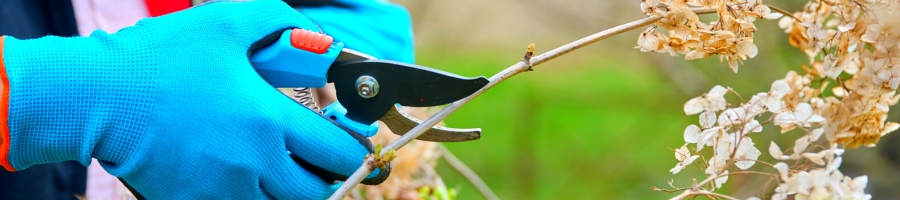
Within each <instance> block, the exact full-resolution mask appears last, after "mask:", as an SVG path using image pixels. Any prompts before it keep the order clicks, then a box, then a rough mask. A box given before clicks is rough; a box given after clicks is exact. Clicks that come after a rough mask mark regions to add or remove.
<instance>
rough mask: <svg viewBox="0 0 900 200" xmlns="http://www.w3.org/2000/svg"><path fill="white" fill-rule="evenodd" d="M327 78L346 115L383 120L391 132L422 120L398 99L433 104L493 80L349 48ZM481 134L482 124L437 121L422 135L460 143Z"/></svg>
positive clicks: (358, 119) (359, 119) (416, 104)
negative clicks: (454, 126)
mask: <svg viewBox="0 0 900 200" xmlns="http://www.w3.org/2000/svg"><path fill="white" fill-rule="evenodd" d="M328 82H333V83H334V86H335V90H336V94H337V98H338V101H340V102H341V104H343V106H344V107H345V108H346V109H347V113H346V117H347V118H349V119H351V120H353V121H356V122H359V123H362V124H368V123H372V122H375V121H376V120H381V121H382V122H384V123H385V124H386V125H387V126H388V128H390V129H391V131H392V132H394V133H397V134H403V133H405V132H407V131H409V130H410V129H412V128H413V127H415V126H416V125H418V124H419V123H420V121H418V120H416V119H415V118H412V117H410V116H409V115H407V114H405V113H403V112H402V110H401V109H399V107H398V106H397V104H399V105H402V106H411V107H429V106H439V105H443V104H448V103H452V102H454V101H457V100H460V99H462V98H465V97H468V96H469V95H471V94H473V93H475V92H476V91H478V90H479V89H481V88H482V87H484V86H485V85H487V83H488V80H487V79H486V78H484V77H483V76H479V77H475V78H468V77H463V76H459V75H456V74H453V73H449V72H444V71H441V70H437V69H432V68H428V67H423V66H418V65H413V64H406V63H400V62H393V61H387V60H376V59H372V57H371V56H367V55H365V54H362V53H359V52H357V51H353V50H350V49H346V48H345V49H344V50H343V51H341V53H340V54H339V55H338V58H337V59H336V61H335V62H334V65H332V66H331V69H329V70H328ZM363 87H368V88H363ZM480 136H481V130H480V129H452V128H446V127H439V126H435V127H432V128H431V129H430V130H428V131H427V132H426V133H423V135H422V136H420V137H419V138H417V139H419V140H426V141H435V142H459V141H469V140H475V139H478V138H480Z"/></svg>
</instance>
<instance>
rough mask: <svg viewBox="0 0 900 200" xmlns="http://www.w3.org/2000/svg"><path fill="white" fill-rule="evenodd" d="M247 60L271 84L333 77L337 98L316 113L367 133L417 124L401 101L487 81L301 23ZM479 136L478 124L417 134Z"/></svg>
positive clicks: (417, 101) (413, 102)
mask: <svg viewBox="0 0 900 200" xmlns="http://www.w3.org/2000/svg"><path fill="white" fill-rule="evenodd" d="M250 62H251V64H252V65H253V67H254V68H255V69H256V71H257V72H258V73H259V74H260V76H262V78H263V79H265V80H266V81H267V82H268V83H269V84H270V85H272V86H273V87H275V88H296V87H310V88H321V87H324V86H325V85H326V83H334V87H335V90H336V94H337V101H336V102H334V103H332V104H331V105H328V106H326V107H325V108H323V109H322V111H321V112H320V114H321V115H322V116H323V117H325V118H327V119H329V120H331V121H332V122H334V123H335V124H336V125H337V126H340V127H342V128H344V130H348V132H349V131H353V132H355V133H358V134H360V135H363V136H366V137H369V136H373V135H374V134H375V133H377V132H378V123H377V121H378V120H381V121H382V122H384V123H385V125H387V127H388V128H390V129H391V131H392V132H394V133H396V134H403V133H405V132H407V131H409V130H410V129H412V128H413V127H415V126H416V125H418V124H419V123H420V121H418V120H416V119H414V118H412V117H410V116H409V115H407V114H405V113H403V112H402V110H401V109H400V108H399V106H401V105H402V106H412V107H428V106H438V105H443V104H448V103H452V102H454V101H457V100H459V99H462V98H465V97H467V96H469V95H471V94H473V93H474V92H476V91H478V90H479V89H481V88H482V87H484V86H485V85H487V83H488V80H487V79H486V78H484V77H483V76H481V77H475V78H467V77H463V76H459V75H456V74H452V73H449V72H444V71H441V70H437V69H432V68H428V67H423V66H418V65H414V64H407V63H400V62H394V61H388V60H378V59H375V58H373V57H372V56H369V55H366V54H364V53H360V52H358V51H355V50H352V49H348V48H344V44H343V43H341V42H337V41H334V39H333V38H332V37H331V36H328V35H326V34H324V33H319V32H314V31H310V30H307V29H300V28H296V29H290V30H286V31H284V32H281V33H280V35H279V36H278V39H277V40H276V41H275V42H274V43H272V44H271V45H269V46H267V47H264V48H262V49H260V50H259V51H257V52H256V53H255V54H253V55H251V56H250ZM480 137H481V129H453V128H446V127H437V126H435V127H432V128H431V129H430V130H428V131H427V132H425V133H424V134H423V135H421V136H419V137H418V138H417V139H418V140H425V141H434V142H461V141H470V140H476V139H479V138H480ZM295 160H296V159H295ZM298 163H300V164H301V165H304V166H305V167H312V168H314V169H310V170H311V171H313V173H317V174H318V175H319V176H320V177H321V178H323V179H325V180H329V179H330V180H345V179H346V178H347V177H346V176H340V175H337V174H336V173H330V172H328V171H327V170H325V169H316V168H317V167H315V166H310V165H306V164H304V163H303V161H302V160H298ZM387 169H388V170H389V167H387ZM323 170H324V171H323ZM316 171H320V172H316ZM383 172H386V171H383ZM382 174H385V175H384V176H385V177H383V178H378V177H376V178H370V179H366V180H363V184H379V183H381V182H382V181H384V179H385V178H387V177H386V176H387V175H386V174H387V173H382Z"/></svg>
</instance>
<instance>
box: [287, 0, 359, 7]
mask: <svg viewBox="0 0 900 200" xmlns="http://www.w3.org/2000/svg"><path fill="white" fill-rule="evenodd" d="M283 1H284V2H285V3H287V4H288V5H289V6H291V7H295V8H296V7H315V6H336V7H350V6H349V5H347V4H344V3H341V2H340V1H335V0H283Z"/></svg>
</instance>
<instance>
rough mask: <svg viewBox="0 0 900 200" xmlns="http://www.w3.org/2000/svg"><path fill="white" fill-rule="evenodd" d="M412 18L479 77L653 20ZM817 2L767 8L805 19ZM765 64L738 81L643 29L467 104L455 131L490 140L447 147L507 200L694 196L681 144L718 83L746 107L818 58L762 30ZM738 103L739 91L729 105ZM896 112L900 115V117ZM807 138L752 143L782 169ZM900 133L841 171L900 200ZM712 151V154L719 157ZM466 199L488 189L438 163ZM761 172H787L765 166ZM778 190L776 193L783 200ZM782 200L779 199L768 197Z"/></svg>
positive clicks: (491, 8)
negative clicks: (651, 47) (470, 130)
mask: <svg viewBox="0 0 900 200" xmlns="http://www.w3.org/2000/svg"><path fill="white" fill-rule="evenodd" d="M395 2H398V3H400V4H403V5H405V6H407V8H408V9H409V10H410V12H411V13H412V17H413V21H414V29H415V37H416V43H417V62H418V64H421V65H424V66H429V67H434V68H439V69H443V70H447V71H450V72H454V73H458V74H462V75H466V76H478V75H484V76H491V75H493V74H494V73H496V72H499V71H500V70H502V69H504V68H506V67H508V66H510V65H512V64H514V63H516V62H517V61H518V60H519V59H521V58H522V55H523V54H524V51H525V48H526V47H527V46H528V44H530V43H535V44H536V46H537V51H536V54H535V55H537V54H540V53H544V52H546V51H548V50H550V49H552V48H555V47H558V46H561V45H563V44H565V43H568V42H571V41H574V40H576V39H578V38H581V37H584V36H587V35H590V34H593V33H596V32H599V31H601V30H603V29H606V28H610V27H613V26H615V25H618V24H622V23H626V22H629V21H632V20H636V19H639V18H642V17H643V15H642V14H641V11H640V9H639V7H638V4H639V3H640V1H639V0H629V1H590V0H567V1H539V0H495V1H478V0H457V1H421V0H419V1H416V0H398V1H395ZM805 2H806V1H801V0H791V1H767V2H766V3H769V4H771V5H775V6H778V7H781V8H784V9H786V10H788V11H796V10H798V9H800V7H801V6H802V5H803V4H804V3H805ZM702 18H703V19H704V21H711V20H714V19H715V16H703V17H702ZM756 25H757V27H758V28H759V30H758V32H757V36H756V38H755V41H756V42H755V43H756V44H757V46H758V47H759V55H758V56H757V57H756V58H754V59H750V60H748V61H745V62H744V64H743V65H742V66H741V68H740V71H739V73H737V74H735V73H733V72H732V71H731V69H729V68H728V65H727V63H720V62H719V61H718V58H717V57H713V58H710V59H707V60H699V61H684V60H683V57H672V56H669V55H668V54H660V53H641V52H640V51H638V50H636V49H634V48H633V47H634V46H636V41H637V37H638V34H639V33H640V31H642V30H643V29H639V30H636V31H631V32H627V33H624V34H620V35H617V36H614V37H611V38H608V39H606V40H603V41H600V42H597V43H594V44H592V45H591V46H588V47H586V48H583V49H580V50H577V51H575V52H572V53H569V54H567V55H565V56H562V57H559V58H557V59H555V60H552V61H549V62H547V63H544V64H542V65H540V66H537V67H536V68H535V71H533V72H528V73H523V74H519V75H517V76H516V77H514V78H512V79H510V80H507V81H506V82H504V83H502V84H499V85H498V86H496V87H495V88H493V89H491V90H489V91H488V92H486V93H484V94H483V95H481V96H479V97H478V98H475V99H474V100H472V101H471V102H470V103H469V104H467V105H465V106H463V107H462V108H461V109H459V110H458V111H457V112H456V113H454V114H453V115H451V116H450V117H449V118H448V119H447V120H446V121H447V124H448V125H450V126H452V127H481V128H482V129H483V131H484V134H483V136H482V138H481V139H480V140H477V141H473V142H466V143H448V144H446V145H447V147H448V148H450V149H451V150H452V151H453V152H454V153H455V154H456V155H457V156H458V157H459V158H460V159H461V160H462V161H463V162H465V163H466V164H468V165H469V166H470V167H471V168H472V169H473V170H474V171H475V172H477V173H478V174H479V175H480V176H481V177H482V178H483V179H484V180H485V181H486V182H487V184H488V185H489V186H490V187H491V188H492V189H493V190H494V191H495V192H496V193H497V195H499V196H500V197H501V198H504V199H662V198H668V197H672V196H674V195H668V194H666V193H663V192H656V191H652V190H651V189H650V188H651V187H653V186H658V187H663V188H665V187H667V186H668V184H667V183H666V182H667V181H668V180H671V179H674V180H675V184H676V186H689V185H690V181H691V178H697V179H700V180H702V179H704V178H705V176H704V175H703V173H702V171H701V170H699V169H697V168H687V169H685V170H683V171H682V172H681V173H679V174H677V175H673V174H671V173H669V172H668V170H669V169H670V168H672V167H673V166H674V165H675V164H676V162H677V160H676V159H675V158H674V153H673V151H672V150H669V149H668V148H667V147H670V148H678V147H680V146H681V145H682V144H683V143H684V142H683V139H682V133H683V131H684V128H685V127H686V126H687V125H689V124H691V123H694V124H696V123H697V119H698V118H697V116H696V115H694V116H685V115H684V112H683V111H682V106H683V104H684V102H686V101H687V100H688V99H690V98H692V97H695V96H698V95H700V94H702V93H704V92H707V91H708V90H709V89H710V88H712V87H713V86H714V85H717V84H718V85H723V86H730V87H733V88H735V89H736V90H737V91H739V92H740V93H741V95H743V96H744V97H749V96H751V95H753V94H755V93H758V92H764V91H768V89H769V87H770V85H771V83H772V81H774V80H776V79H781V78H783V77H784V76H785V74H786V72H787V71H789V70H796V71H801V70H802V69H801V68H800V65H801V64H804V63H807V57H806V56H805V55H804V54H803V53H802V52H800V51H798V50H797V49H796V48H793V47H791V46H790V45H788V43H787V36H786V35H785V34H784V33H783V31H782V30H781V29H779V28H778V26H777V21H759V22H757V23H756ZM726 97H727V98H728V99H729V101H730V102H731V103H737V102H738V99H737V98H736V97H735V96H734V95H727V96H726ZM898 119H900V117H898V115H897V113H896V111H895V112H894V113H892V116H891V117H890V120H891V121H898ZM800 134H801V133H798V132H791V133H787V134H785V135H783V136H782V135H780V134H778V129H777V128H775V127H771V126H767V127H765V131H764V132H762V133H759V134H754V135H753V136H752V137H753V139H754V141H756V143H757V148H759V149H760V150H761V151H762V152H764V153H763V155H762V156H760V159H761V160H764V161H772V158H771V157H770V156H769V155H768V153H767V152H768V151H767V149H768V146H769V144H768V142H767V141H769V140H771V139H772V138H780V140H778V143H779V144H782V145H781V146H782V147H784V146H788V145H789V143H791V142H792V141H793V140H794V139H796V138H798V137H800ZM898 142H900V134H897V133H894V134H890V135H888V136H886V138H884V139H883V140H882V141H881V143H880V145H879V147H878V148H867V149H856V150H850V151H848V153H847V154H845V161H844V164H843V166H842V167H841V170H842V171H843V172H844V173H845V174H847V175H850V176H858V175H863V174H867V175H869V186H868V188H867V192H869V193H871V194H873V195H874V196H875V199H900V191H898V190H896V189H894V188H896V185H898V184H900V172H898V169H900V164H898V160H900V150H898V149H897V148H896V147H893V148H889V147H891V145H893V144H897V143H898ZM706 155H709V152H707V154H706ZM438 169H439V172H440V173H441V174H442V177H443V178H444V180H445V182H446V183H447V184H448V185H449V186H451V187H455V188H458V189H459V190H460V196H459V199H481V198H483V197H482V196H481V195H480V194H479V192H478V191H477V190H476V189H475V188H474V187H473V186H472V185H471V184H470V183H468V181H466V180H465V179H464V178H463V177H462V176H460V175H459V174H458V173H456V172H455V171H454V170H453V169H451V168H450V167H449V166H448V165H446V164H442V165H440V166H439V167H438ZM754 169H756V170H762V171H770V172H771V171H774V170H772V169H770V168H768V167H766V166H765V165H759V164H758V165H756V166H755V168H754ZM764 178H765V177H761V176H756V177H754V176H752V175H734V176H732V177H729V180H728V183H727V184H726V187H725V188H724V191H722V192H723V193H726V194H733V195H734V196H736V197H739V198H746V197H749V196H755V195H756V194H757V192H758V190H759V188H760V185H761V182H762V181H764ZM771 190H772V186H770V187H769V188H767V189H766V191H771ZM766 194H771V193H766Z"/></svg>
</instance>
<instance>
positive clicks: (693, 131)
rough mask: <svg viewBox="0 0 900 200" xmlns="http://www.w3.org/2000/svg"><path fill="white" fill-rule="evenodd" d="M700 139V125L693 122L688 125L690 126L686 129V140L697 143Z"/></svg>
mask: <svg viewBox="0 0 900 200" xmlns="http://www.w3.org/2000/svg"><path fill="white" fill-rule="evenodd" d="M698 140H700V127H697V125H693V124H691V125H688V127H687V128H685V129H684V142H687V143H697V141H698Z"/></svg>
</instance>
